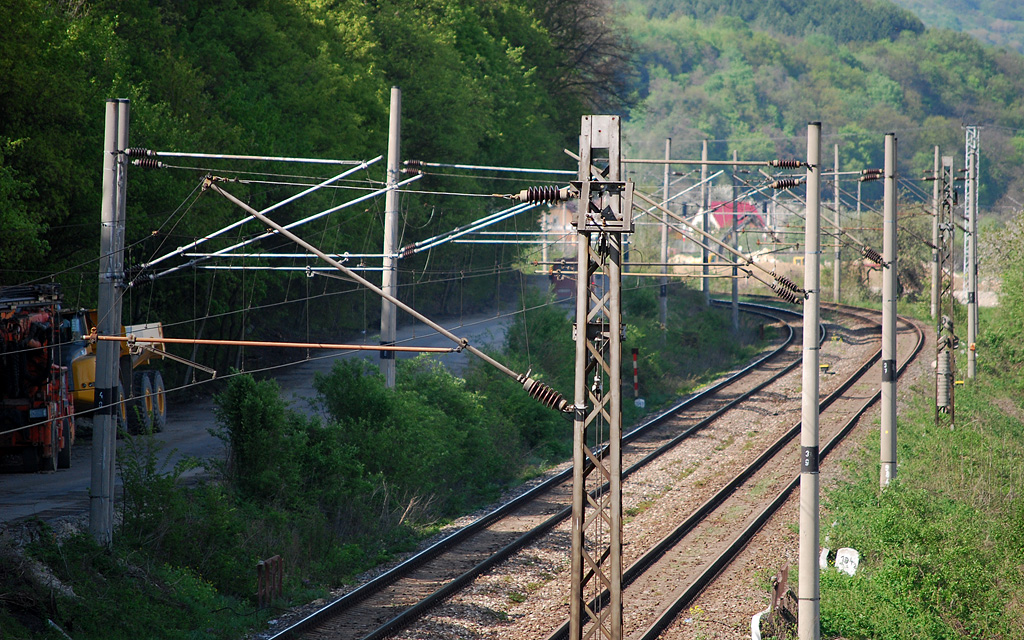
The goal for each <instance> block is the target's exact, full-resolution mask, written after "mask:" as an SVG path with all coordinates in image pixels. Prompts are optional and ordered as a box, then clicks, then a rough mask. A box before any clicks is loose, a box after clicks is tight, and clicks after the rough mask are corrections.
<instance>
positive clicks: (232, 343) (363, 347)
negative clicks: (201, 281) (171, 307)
mask: <svg viewBox="0 0 1024 640" xmlns="http://www.w3.org/2000/svg"><path fill="white" fill-rule="evenodd" d="M95 338H96V339H97V340H107V341H110V342H127V343H128V345H129V346H133V345H134V344H135V343H138V342H146V343H153V344H211V345H224V346H228V347H285V348H293V349H335V350H346V351H413V352H419V353H455V352H457V351H459V348H458V347H399V346H395V345H369V344H331V343H329V342H270V341H265V340H214V339H206V338H143V337H136V336H95ZM161 355H163V354H162V353H161Z"/></svg>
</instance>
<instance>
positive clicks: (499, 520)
mask: <svg viewBox="0 0 1024 640" xmlns="http://www.w3.org/2000/svg"><path fill="white" fill-rule="evenodd" d="M744 308H745V311H746V312H748V313H757V314H761V315H767V316H768V317H770V318H771V319H772V320H773V321H775V322H780V323H782V325H783V326H785V327H786V329H785V332H786V333H787V335H786V336H785V337H784V339H783V340H782V344H781V345H780V346H779V347H778V348H777V349H775V350H773V351H772V352H770V353H769V354H767V355H766V356H763V357H762V358H760V359H759V360H757V361H756V362H755V363H753V364H752V365H750V366H748V367H746V368H744V369H743V370H741V371H739V372H736V373H735V374H733V375H731V376H730V377H728V378H726V379H725V380H723V381H722V382H720V383H718V384H716V385H714V386H713V387H710V388H709V389H706V390H704V391H703V392H701V393H700V394H697V395H695V396H693V397H690V398H688V399H686V400H684V401H683V402H682V403H680V404H679V405H677V406H676V407H673V409H671V410H669V411H667V412H665V413H664V414H662V415H660V416H658V417H656V418H655V419H654V420H652V421H650V422H648V423H646V424H644V425H642V426H641V427H638V428H637V429H635V430H633V431H632V432H630V433H629V434H627V435H626V436H625V438H624V447H623V469H624V471H623V475H624V478H625V482H624V489H623V491H624V501H626V502H627V505H624V506H628V502H630V501H632V502H635V503H637V504H639V505H641V506H640V507H634V508H633V509H627V512H626V513H627V514H630V513H632V514H638V515H637V517H636V518H635V519H634V521H635V522H637V521H641V520H643V519H644V518H642V515H644V512H645V511H651V512H654V511H656V510H655V509H650V508H649V507H644V506H642V505H651V504H658V503H662V502H663V501H662V500H661V499H660V498H662V497H664V495H665V494H666V493H667V490H665V489H663V488H662V489H658V490H656V491H655V492H654V493H660V494H661V495H658V496H652V495H651V491H650V490H649V487H648V486H647V484H649V483H648V482H647V480H646V479H645V478H644V476H645V475H648V474H649V469H650V468H651V467H656V466H659V465H661V466H664V465H665V464H668V465H669V466H673V465H676V466H678V465H679V464H680V462H679V455H680V451H681V450H684V449H686V450H690V449H694V450H699V449H702V448H707V447H706V445H707V444H708V443H717V445H716V446H714V447H712V448H713V449H716V450H722V452H721V453H719V454H718V455H717V456H715V458H719V459H721V458H728V460H729V462H728V464H726V465H724V466H723V467H722V468H719V469H716V470H715V471H714V472H713V473H712V474H710V476H709V475H708V474H707V473H701V471H706V470H707V469H708V468H711V467H715V466H721V465H716V464H710V463H709V461H710V460H711V459H712V456H711V455H710V454H701V456H700V457H702V458H704V460H700V461H694V462H693V463H692V464H687V466H686V467H685V468H684V469H683V470H682V473H681V475H683V476H690V477H692V478H694V479H699V480H701V481H700V482H694V483H693V485H694V486H692V487H690V488H689V495H688V496H687V499H686V500H683V501H672V502H677V504H675V505H674V508H677V509H678V508H679V507H683V508H685V509H689V508H691V507H692V506H697V505H696V504H695V503H704V506H703V507H702V508H701V509H700V510H698V511H697V512H694V513H692V514H691V515H690V516H689V518H688V519H687V518H686V515H685V514H683V515H679V516H678V517H676V518H675V519H672V520H666V519H665V518H663V517H659V518H657V523H656V526H654V527H653V528H651V529H648V530H645V532H644V533H643V535H642V536H631V535H630V532H629V529H630V528H632V526H631V525H630V526H627V532H626V535H625V536H624V539H625V540H626V541H627V542H628V543H629V544H627V549H626V552H625V556H624V557H625V561H626V562H627V563H633V564H634V566H633V567H631V569H630V571H629V572H628V573H627V577H626V580H625V582H626V583H627V584H630V583H633V582H634V581H635V580H636V579H637V577H638V576H639V575H641V574H643V573H644V571H643V570H642V569H641V568H640V567H644V568H646V567H647V566H652V565H656V564H657V562H656V558H654V557H653V556H651V557H650V559H649V560H647V561H641V563H640V564H636V563H635V561H636V560H637V558H638V556H639V555H640V554H641V553H642V552H643V551H645V550H649V549H651V548H652V547H653V546H654V545H652V544H648V542H647V541H646V540H647V539H651V538H652V535H653V536H654V537H663V536H664V535H665V534H666V532H665V531H660V532H659V531H658V529H664V528H665V527H666V526H667V527H669V529H670V530H672V529H675V537H676V538H678V537H679V536H680V535H685V534H686V533H687V532H689V531H691V530H694V529H695V526H696V525H697V523H699V522H702V521H703V522H713V521H715V517H714V515H713V514H714V513H715V507H720V506H721V505H722V504H723V503H724V502H725V500H726V497H727V496H728V495H729V494H731V493H733V492H735V491H736V489H737V487H739V486H741V485H744V483H746V484H747V485H753V486H754V487H755V488H756V492H758V493H766V492H767V490H766V489H765V482H768V481H767V480H765V479H764V478H765V473H767V474H768V475H771V474H772V473H775V475H780V474H781V472H778V471H777V472H764V473H759V474H758V473H755V470H754V469H753V468H750V469H747V470H745V471H741V472H740V474H739V476H740V477H739V479H735V478H734V479H733V480H732V481H728V477H731V476H732V475H733V472H732V471H731V470H729V469H727V467H737V466H738V467H741V468H742V467H748V466H751V462H750V460H751V459H753V458H759V456H757V452H756V450H754V451H747V449H751V448H752V446H751V445H747V446H745V447H744V450H743V451H740V452H733V451H731V450H729V451H726V450H727V449H735V447H732V446H731V445H733V444H735V440H736V434H734V433H728V431H729V430H730V429H731V428H732V427H728V426H726V427H724V428H720V427H719V426H718V425H720V424H723V423H724V422H728V419H725V418H723V417H725V416H730V415H735V414H736V413H737V411H740V412H744V411H749V410H753V411H754V412H755V413H756V414H761V415H762V418H767V419H768V420H767V422H768V423H773V424H770V425H766V426H765V428H763V429H755V430H753V431H751V430H750V429H749V427H750V426H751V424H752V421H751V420H750V419H748V418H746V417H743V418H742V419H741V422H743V424H745V425H746V426H747V427H748V428H747V430H746V433H747V434H748V435H750V434H752V436H751V437H750V438H749V439H748V442H750V443H756V444H757V448H762V447H764V446H765V445H764V444H762V443H763V441H765V440H769V441H771V442H772V445H771V446H770V447H769V451H770V453H765V454H762V455H761V456H760V458H764V459H770V458H773V457H777V456H778V455H779V454H780V452H781V453H783V454H784V453H786V452H789V453H792V451H791V450H790V449H791V448H790V449H786V447H785V444H786V442H787V439H786V437H785V436H781V435H780V434H781V433H783V432H786V431H792V427H790V428H788V429H787V428H784V427H780V426H779V425H778V424H777V423H779V422H780V419H779V416H780V415H782V414H786V413H791V412H793V411H795V412H796V415H797V416H799V411H800V398H799V395H798V394H797V395H795V396H794V394H793V393H792V390H793V389H794V383H795V385H796V387H798V386H799V378H800V370H799V368H798V365H799V363H800V355H801V345H800V344H799V341H797V340H795V339H794V336H796V335H800V332H799V331H796V330H795V329H794V327H795V326H799V325H798V322H799V316H798V314H795V313H794V312H792V311H786V310H782V309H773V308H767V307H761V306H759V305H749V304H748V305H744ZM839 313H840V314H841V315H842V316H843V317H844V318H845V320H844V321H843V324H844V325H846V326H845V328H844V329H843V332H842V333H841V334H837V335H836V336H835V337H833V338H832V341H836V340H837V339H838V340H839V341H840V343H841V344H843V345H844V346H846V347H848V349H847V351H851V352H855V353H856V358H857V362H858V363H861V366H859V367H850V366H848V365H849V363H847V362H845V360H844V361H842V362H836V363H835V366H834V367H830V369H842V368H843V367H845V368H847V369H854V368H856V369H857V371H858V372H860V373H859V374H857V375H853V376H850V378H849V380H853V379H855V378H856V377H858V375H862V373H863V371H862V370H863V369H865V368H867V367H870V365H871V363H872V362H874V361H875V360H877V359H878V354H879V348H878V343H879V341H878V339H877V337H878V331H877V327H878V315H877V313H874V312H864V311H861V310H852V309H843V310H841V311H840V312H839ZM784 318H786V320H784ZM823 334H824V332H823ZM825 344H826V345H828V344H830V342H825ZM844 357H845V358H846V360H849V359H850V358H851V357H853V356H852V355H851V354H848V355H846V356H844ZM841 365H842V366H841ZM838 378H843V379H844V380H846V379H847V376H846V375H845V373H844V374H842V375H836V376H826V379H825V380H823V382H822V390H823V392H828V391H829V390H830V389H831V390H832V391H834V390H835V389H836V388H838V387H839V386H841V383H840V381H839V380H838ZM782 419H785V417H783V418H782ZM825 433H826V432H825V431H824V428H823V441H825ZM684 441H686V442H687V443H688V446H687V447H680V446H679V444H680V443H681V442H684ZM694 442H696V443H697V446H692V444H693V443H694ZM723 443H727V444H726V446H718V445H721V444H723ZM690 453H691V454H692V451H691V452H690ZM672 457H675V458H676V459H675V460H669V461H668V462H667V463H666V460H667V459H669V458H672ZM683 457H684V458H685V457H686V456H685V455H684V456H683ZM689 457H693V456H692V455H690V456H689ZM652 463H657V464H652ZM761 464H762V465H763V462H762V463H761ZM777 464H779V463H777ZM753 466H754V467H757V466H760V465H757V464H755V465H753ZM773 468H774V467H773ZM783 468H786V469H790V468H792V469H796V468H797V467H796V462H795V458H794V461H793V462H792V464H791V466H790V467H785V466H784V464H783ZM727 472H728V473H727ZM656 473H657V472H656ZM676 474H677V475H680V470H679V469H678V468H677V469H676ZM723 484H724V485H725V488H724V489H722V486H723ZM663 486H664V485H663ZM570 489H571V468H570V469H568V470H567V471H564V472H562V473H559V474H557V475H555V476H553V477H552V478H550V479H548V480H547V481H545V482H544V483H542V484H540V485H538V486H536V487H534V488H533V489H531V490H530V491H528V492H527V493H525V494H523V495H521V496H519V497H518V498H516V499H514V500H513V501H511V502H509V503H507V504H506V505H503V506H502V507H500V508H499V509H496V510H495V511H493V512H491V513H490V514H488V515H486V516H484V517H483V518H481V519H479V520H478V521H476V522H475V523H473V524H472V525H469V526H467V527H465V528H463V529H461V530H459V531H458V532H456V533H455V534H452V535H451V536H449V537H447V538H445V539H444V540H442V541H440V542H439V543H437V544H435V545H433V546H432V547H430V548H428V549H425V550H423V551H422V552H420V553H418V554H417V555H415V556H413V557H411V558H409V559H408V560H406V561H405V562H403V563H402V564H400V565H398V566H397V567H395V568H394V569H392V570H391V571H389V572H387V573H385V574H382V575H381V576H378V577H377V578H376V579H374V580H373V581H371V582H369V583H366V584H364V585H363V586H361V587H360V588H358V589H356V590H354V591H352V592H350V593H348V594H346V595H345V596H343V597H342V598H340V599H338V600H336V601H335V602H333V603H331V604H330V605H328V606H327V607H324V608H323V609H320V610H318V611H316V612H315V613H313V614H312V615H310V616H307V617H305V618H304V619H302V620H300V621H298V622H296V623H294V624H291V625H290V626H289V627H288V628H286V629H285V630H283V631H281V632H279V633H278V634H276V635H274V636H273V638H285V637H306V638H328V637H329V638H378V637H386V636H389V635H393V634H395V633H397V632H399V631H400V630H401V629H402V628H404V627H407V626H408V625H410V624H412V623H413V622H414V621H415V620H417V619H420V618H422V617H423V616H425V615H427V613H428V612H431V611H432V610H436V609H437V608H438V607H440V606H441V605H442V604H443V603H444V602H445V601H446V600H448V599H450V598H452V597H453V596H455V594H459V596H458V598H461V597H462V594H460V593H459V592H460V590H463V589H465V588H466V587H467V585H470V584H471V583H472V582H473V580H474V578H476V577H477V576H480V575H481V574H484V573H485V572H487V571H489V570H491V569H492V568H494V567H495V566H497V565H498V564H499V563H501V562H502V561H504V560H506V559H508V558H510V557H513V556H514V554H516V553H517V552H519V551H520V550H522V549H523V548H524V547H527V546H528V545H529V546H537V545H541V546H543V545H545V544H548V543H547V542H545V541H547V540H549V539H551V540H555V539H557V540H562V541H563V542H564V535H561V534H560V533H559V529H566V528H567V526H568V524H567V520H568V515H569V507H568V505H569V496H570ZM716 492H717V493H718V494H723V492H724V494H723V495H718V496H717V497H715V494H716ZM637 496H642V497H641V498H639V499H638V497H637ZM767 500H768V498H764V499H762V500H761V502H764V501H767ZM664 502H669V501H667V500H666V501H664ZM754 502H758V500H754ZM686 505H691V506H686ZM736 508H737V507H735V506H731V503H730V505H726V506H725V509H726V512H728V513H732V512H734V511H735V510H736ZM709 514H711V517H710V518H709ZM684 519H685V520H686V522H688V523H689V524H686V523H684V524H683V525H682V526H679V527H676V526H675V523H678V522H680V521H684ZM730 519H736V518H735V517H734V516H730ZM741 521H742V519H741ZM712 528H714V529H716V530H717V529H720V528H722V527H720V526H717V525H716V526H713V527H712ZM726 528H728V527H726ZM547 534H550V535H547ZM637 537H639V538H642V539H641V540H640V541H639V542H634V540H635V538H637ZM558 544H561V543H556V546H557V545H558ZM671 544H672V543H670V542H669V543H663V545H662V546H666V545H669V546H670V545H671ZM688 545H689V543H684V547H686V546H688ZM562 553H563V554H564V551H562ZM650 553H651V552H650V551H648V554H650ZM653 553H654V556H658V557H665V556H666V554H665V553H664V552H659V551H655V552H653ZM645 557H648V556H645ZM675 579H676V578H675V577H673V578H672V580H675ZM548 580H551V578H550V577H549V578H548ZM624 586H625V585H624ZM632 591H633V588H632V587H631V588H630V591H628V592H627V593H630V594H631V592H632ZM594 595H595V596H596V595H597V594H594ZM631 598H632V595H630V596H629V597H627V603H629V602H631V601H632V600H638V599H636V598H632V600H631ZM531 599H532V598H531ZM558 600H559V603H564V594H563V596H562V597H561V598H559V599H558ZM545 608H546V609H551V610H550V611H548V612H547V614H546V615H545V612H544V611H537V612H536V613H537V614H538V615H539V616H540V617H542V618H544V619H545V621H544V623H542V624H540V625H539V626H538V625H531V631H530V632H529V633H528V634H527V635H530V636H533V637H537V632H539V631H542V630H544V635H546V634H547V633H549V632H551V631H552V630H553V629H556V628H557V627H558V623H559V622H560V621H561V617H562V616H564V607H559V606H558V605H557V604H556V605H554V606H553V607H545ZM644 608H650V607H649V606H645V607H644ZM655 608H657V607H655ZM663 608H664V607H663ZM559 609H561V610H559ZM492 617H494V618H495V619H496V620H499V621H500V620H501V618H502V616H500V615H499V616H492ZM627 619H633V620H636V619H638V618H637V617H636V616H634V615H632V614H628V618H627ZM537 622H540V621H539V620H537ZM503 626H504V624H503ZM511 631H513V629H511V628H508V627H506V628H505V629H503V631H502V633H503V634H507V633H508V632H511ZM556 634H557V631H556ZM415 635H416V636H417V637H423V636H424V635H427V636H430V635H432V634H431V633H430V632H424V630H422V629H421V630H419V631H417V632H416V633H415ZM437 635H438V636H439V637H440V636H450V635H452V634H451V629H448V630H438V632H437ZM457 635H462V634H457ZM524 637H525V636H524Z"/></svg>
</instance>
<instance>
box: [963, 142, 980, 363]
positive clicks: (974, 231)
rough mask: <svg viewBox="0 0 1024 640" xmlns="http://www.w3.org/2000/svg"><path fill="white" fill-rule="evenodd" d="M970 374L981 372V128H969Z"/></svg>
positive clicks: (968, 340) (966, 276)
mask: <svg viewBox="0 0 1024 640" xmlns="http://www.w3.org/2000/svg"><path fill="white" fill-rule="evenodd" d="M966 147H967V152H966V158H965V159H966V161H967V189H966V194H965V195H966V196H967V197H966V198H965V199H964V200H965V201H966V205H967V230H968V237H969V241H968V245H967V256H965V258H966V262H967V270H966V271H967V272H966V273H965V274H964V278H965V279H966V280H967V377H968V379H973V378H974V377H975V375H977V371H978V358H977V351H976V349H977V344H978V128H977V127H967V145H966Z"/></svg>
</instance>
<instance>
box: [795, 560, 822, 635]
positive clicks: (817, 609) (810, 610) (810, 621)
mask: <svg viewBox="0 0 1024 640" xmlns="http://www.w3.org/2000/svg"><path fill="white" fill-rule="evenodd" d="M800 579H801V580H803V576H801V577H800ZM797 604H798V606H799V611H798V613H797V628H798V629H800V630H801V633H800V640H820V638H821V630H820V629H818V620H820V619H821V600H820V599H818V598H813V599H807V598H798V599H797ZM805 629H807V630H812V631H813V633H810V632H809V633H807V634H806V636H805V635H804V632H803V631H804V630H805Z"/></svg>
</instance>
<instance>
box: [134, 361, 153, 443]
mask: <svg viewBox="0 0 1024 640" xmlns="http://www.w3.org/2000/svg"><path fill="white" fill-rule="evenodd" d="M132 387H133V391H134V393H133V396H134V397H133V398H132V401H131V402H130V403H129V406H128V432H129V433H146V432H148V431H150V429H152V428H153V381H152V380H151V379H150V377H149V373H148V372H146V371H136V372H135V375H134V376H133V377H132Z"/></svg>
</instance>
